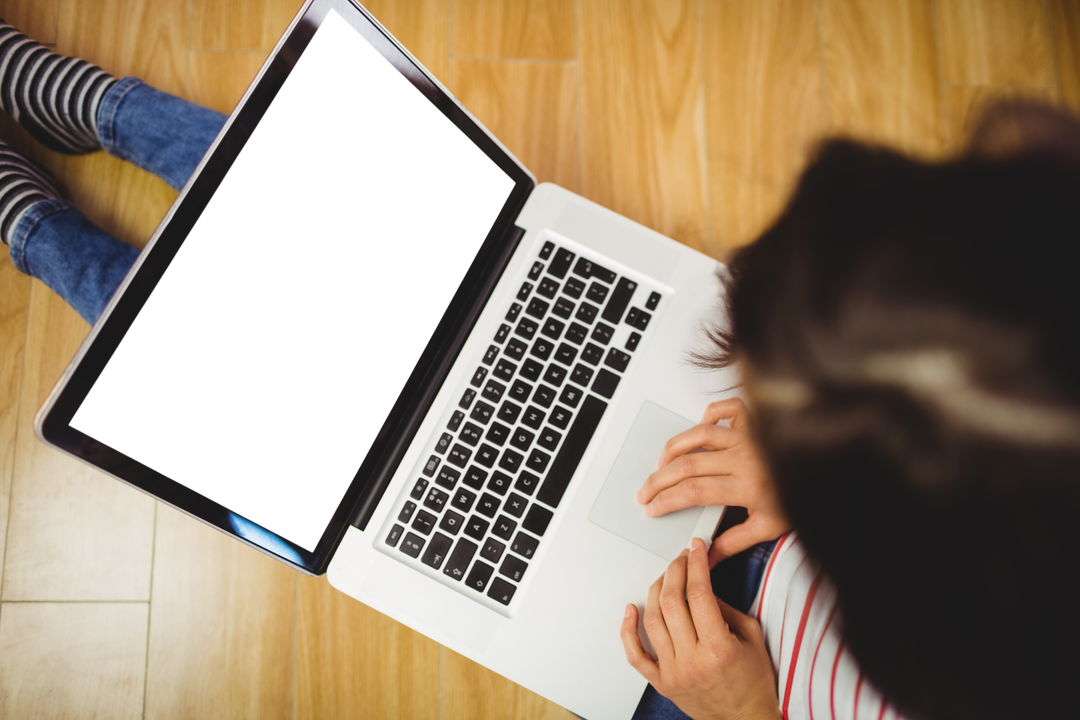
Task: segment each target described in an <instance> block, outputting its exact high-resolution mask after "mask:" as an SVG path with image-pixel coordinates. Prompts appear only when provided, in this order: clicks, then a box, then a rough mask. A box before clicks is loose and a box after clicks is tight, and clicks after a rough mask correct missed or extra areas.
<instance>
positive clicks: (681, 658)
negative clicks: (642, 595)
mask: <svg viewBox="0 0 1080 720" xmlns="http://www.w3.org/2000/svg"><path fill="white" fill-rule="evenodd" d="M637 614H638V610H637V607H636V606H634V605H627V606H626V615H625V616H624V617H623V623H622V629H621V632H620V635H621V636H622V642H623V649H624V650H625V651H626V659H627V660H628V661H629V662H630V664H631V665H632V666H633V668H634V669H635V670H637V671H638V672H639V673H641V675H642V676H643V677H644V678H645V679H646V680H648V681H649V684H651V685H652V686H653V687H654V688H656V691H657V692H659V693H660V694H661V695H663V696H664V697H666V698H668V699H670V700H671V701H672V702H674V703H675V704H676V705H678V706H679V709H680V710H682V711H683V712H684V713H686V714H687V715H689V716H690V717H692V718H694V719H695V720H706V718H709V719H712V718H716V719H718V720H719V719H721V718H738V719H740V720H750V719H751V718H753V719H754V720H757V719H758V718H779V717H781V714H780V701H779V700H778V699H777V694H776V676H775V675H774V674H773V667H772V661H771V660H769V654H768V651H767V650H766V649H765V640H764V639H763V638H762V636H761V626H759V625H758V623H757V621H756V620H754V619H753V618H752V617H749V616H748V615H744V614H742V613H741V612H739V611H738V610H736V609H735V608H733V607H731V606H730V605H728V604H727V603H725V602H723V601H722V600H720V599H719V598H716V597H714V596H713V593H712V585H711V584H710V581H709V563H708V559H707V557H706V554H705V543H704V542H702V540H700V539H699V538H695V539H694V541H693V545H692V546H691V550H690V552H689V554H687V553H686V551H683V554H682V555H680V556H679V557H678V558H677V559H676V560H675V562H673V563H671V565H670V566H669V567H668V569H667V572H666V573H664V575H663V577H661V578H660V579H659V580H657V581H656V582H655V583H653V585H652V587H651V588H649V600H648V604H647V605H646V606H645V632H647V633H648V635H649V640H650V641H652V644H653V647H654V648H655V649H656V655H657V659H656V660H653V658H652V657H651V656H650V655H649V654H648V653H646V652H645V649H644V648H643V647H642V645H641V639H640V638H639V637H638V634H637Z"/></svg>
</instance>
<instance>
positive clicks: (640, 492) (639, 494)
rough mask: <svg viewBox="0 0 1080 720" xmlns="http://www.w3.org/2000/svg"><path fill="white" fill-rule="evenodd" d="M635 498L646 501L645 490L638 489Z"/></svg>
mask: <svg viewBox="0 0 1080 720" xmlns="http://www.w3.org/2000/svg"><path fill="white" fill-rule="evenodd" d="M634 499H635V500H637V501H638V502H639V503H644V502H645V491H644V490H638V491H637V494H635V495H634Z"/></svg>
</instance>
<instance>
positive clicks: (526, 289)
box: [517, 282, 533, 302]
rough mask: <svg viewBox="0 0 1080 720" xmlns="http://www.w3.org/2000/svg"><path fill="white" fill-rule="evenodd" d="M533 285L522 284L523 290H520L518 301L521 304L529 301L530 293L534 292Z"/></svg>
mask: <svg viewBox="0 0 1080 720" xmlns="http://www.w3.org/2000/svg"><path fill="white" fill-rule="evenodd" d="M532 289H533V285H532V283H527V282H526V283H521V289H520V290H518V294H517V299H518V300H520V301H521V302H525V301H526V300H528V299H529V293H531V292H532Z"/></svg>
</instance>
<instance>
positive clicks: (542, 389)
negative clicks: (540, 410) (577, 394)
mask: <svg viewBox="0 0 1080 720" xmlns="http://www.w3.org/2000/svg"><path fill="white" fill-rule="evenodd" d="M554 401H555V389H554V388H550V387H548V386H547V385H544V384H542V383H541V384H540V385H538V386H537V388H536V392H535V393H533V402H535V403H536V404H537V405H540V406H541V407H551V403H553V402H554Z"/></svg>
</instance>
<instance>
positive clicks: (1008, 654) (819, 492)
mask: <svg viewBox="0 0 1080 720" xmlns="http://www.w3.org/2000/svg"><path fill="white" fill-rule="evenodd" d="M1018 118H1019V119H1018ZM1025 118H1027V120H1025ZM1031 118H1035V119H1037V120H1039V121H1040V123H1041V124H1039V123H1035V124H1034V125H1033V124H1032V123H1031V122H1030V120H1031ZM1009 122H1012V123H1015V127H1014V128H1013V131H1008V132H1000V131H1001V130H1002V129H1003V128H1006V126H1007V124H1008V123H1009ZM995 123H996V125H995ZM1026 127H1036V128H1037V129H1038V130H1039V132H1035V133H1034V134H1033V135H1030V134H1029V135H1030V136H1029V137H1028V139H1027V141H1025V140H1024V138H1025V135H1024V132H1025V131H1024V128H1026ZM1077 127H1078V126H1077V124H1076V123H1075V121H1073V120H1072V119H1071V118H1068V117H1067V116H1063V115H1061V114H1059V113H1057V112H1055V111H1051V110H1047V109H1044V108H1038V107H1034V106H1030V105H1026V104H1014V105H1011V106H1005V107H1004V108H1003V109H999V110H996V111H994V112H992V113H991V114H990V115H989V116H988V117H987V120H986V121H984V123H983V125H982V126H981V127H980V128H979V129H977V130H976V132H975V135H974V137H975V142H974V144H973V146H972V149H971V150H970V152H968V153H967V154H965V155H964V156H962V157H958V158H955V159H953V160H951V161H948V162H942V163H938V164H929V163H925V162H918V161H915V160H912V159H909V158H906V157H903V156H901V155H899V154H897V153H894V152H891V151H888V150H884V149H880V148H873V147H867V146H863V145H859V144H856V143H853V142H847V141H832V142H829V143H827V144H825V145H824V146H822V147H821V148H820V150H819V152H818V153H817V156H816V158H815V159H814V161H813V162H812V163H811V165H810V166H809V167H808V169H807V170H806V171H805V173H804V174H803V176H802V178H801V180H800V182H799V184H798V187H797V189H796V191H795V193H794V196H793V197H792V199H791V201H790V204H789V205H788V206H787V208H786V210H785V212H784V213H783V215H782V216H781V217H780V218H779V220H778V221H777V222H776V224H775V225H774V226H773V227H771V228H770V229H769V230H767V231H766V232H765V233H764V235H762V236H761V237H760V238H759V239H758V240H757V241H756V242H755V243H754V244H752V245H750V246H747V247H746V248H744V249H742V250H741V251H739V252H738V253H737V254H736V255H735V256H734V258H733V260H732V262H731V264H730V267H729V271H730V276H729V277H728V279H727V283H726V284H727V286H728V287H727V305H728V309H729V314H730V318H731V327H730V331H722V330H721V331H718V332H717V334H716V335H715V339H716V340H717V342H718V347H719V350H718V352H717V353H716V354H715V355H714V356H713V357H712V358H711V360H712V364H714V365H722V364H726V363H727V362H730V361H731V359H732V358H733V357H738V358H740V360H743V361H745V363H746V367H747V384H748V390H749V396H750V398H751V401H752V403H753V406H754V410H755V412H754V424H755V431H756V433H757V435H758V440H759V442H760V445H761V447H762V450H763V453H764V454H765V457H766V460H767V462H768V464H769V466H770V468H771V470H772V473H773V476H774V479H775V482H776V484H777V487H778V491H779V493H780V496H781V500H782V502H783V504H784V507H785V509H786V510H787V512H788V513H789V516H790V518H791V520H792V522H793V524H794V526H795V527H796V529H797V530H798V531H799V534H800V537H801V539H802V541H803V542H804V544H805V546H806V547H807V549H808V551H809V552H810V554H811V556H812V557H813V558H814V559H816V560H817V561H818V562H819V563H820V565H821V567H822V568H823V569H824V571H825V573H826V574H827V576H828V577H829V578H830V580H831V581H832V582H833V583H834V584H835V586H836V589H837V593H838V602H839V610H840V615H841V617H842V618H843V621H842V632H843V635H844V638H845V641H846V642H847V643H848V645H849V646H850V648H851V651H852V653H853V654H854V655H855V657H856V659H857V660H858V662H859V664H860V666H861V667H862V669H863V671H864V672H865V674H866V677H867V678H868V679H869V680H870V681H871V682H873V683H874V684H875V685H876V686H877V687H878V688H879V689H880V690H881V691H882V692H883V693H884V694H885V695H886V697H888V698H889V700H890V701H892V702H893V703H895V704H896V705H897V706H898V707H899V708H900V709H901V710H902V711H905V712H907V713H910V714H912V715H914V716H917V717H918V716H921V717H928V718H935V719H945V718H1010V719H1011V718H1019V717H1064V716H1072V715H1075V714H1076V711H1075V707H1074V706H1075V702H1076V701H1075V699H1074V698H1073V696H1072V692H1071V690H1070V688H1071V687H1072V682H1075V678H1076V677H1077V676H1078V675H1080V660H1078V658H1080V608H1077V607H1076V604H1077V601H1078V600H1080V594H1078V593H1077V592H1076V591H1077V589H1078V585H1080V584H1078V582H1077V580H1078V575H1080V572H1078V570H1080V568H1078V565H1080V559H1078V558H1080V532H1077V526H1078V525H1080V267H1078V266H1077V264H1076V263H1075V262H1074V260H1073V258H1074V257H1076V256H1077V255H1078V254H1080V253H1077V252H1076V250H1077V248H1078V246H1080V163H1078V162H1077V158H1080V152H1078V151H1077V148H1080V130H1077ZM1017 128H1019V130H1017ZM1047 128H1049V129H1047ZM1032 137H1034V138H1036V140H1037V141H1035V140H1032V139H1031V138H1032ZM1070 148H1071V150H1070ZM1070 153H1072V155H1070Z"/></svg>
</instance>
